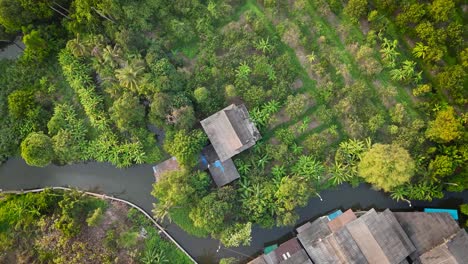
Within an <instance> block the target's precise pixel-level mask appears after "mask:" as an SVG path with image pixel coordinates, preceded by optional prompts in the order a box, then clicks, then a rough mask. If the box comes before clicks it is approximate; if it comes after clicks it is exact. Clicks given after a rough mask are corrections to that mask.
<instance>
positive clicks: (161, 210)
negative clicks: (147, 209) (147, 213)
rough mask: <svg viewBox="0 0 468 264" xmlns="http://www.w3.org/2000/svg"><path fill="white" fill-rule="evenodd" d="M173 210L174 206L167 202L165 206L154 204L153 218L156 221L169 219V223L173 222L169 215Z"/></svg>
mask: <svg viewBox="0 0 468 264" xmlns="http://www.w3.org/2000/svg"><path fill="white" fill-rule="evenodd" d="M171 208H172V204H171V203H169V202H165V203H163V204H160V203H158V204H153V210H152V211H151V212H152V213H153V216H154V218H155V219H156V220H158V221H162V220H164V218H166V217H167V219H168V220H169V222H172V219H171V215H170V214H169V210H170V209H171Z"/></svg>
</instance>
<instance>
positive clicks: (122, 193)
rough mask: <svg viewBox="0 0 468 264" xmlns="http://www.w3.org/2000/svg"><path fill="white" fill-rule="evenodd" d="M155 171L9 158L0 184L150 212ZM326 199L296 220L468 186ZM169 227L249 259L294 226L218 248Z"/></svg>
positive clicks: (351, 192) (464, 196)
mask: <svg viewBox="0 0 468 264" xmlns="http://www.w3.org/2000/svg"><path fill="white" fill-rule="evenodd" d="M153 182H154V176H153V175H152V168H151V165H139V166H134V167H131V168H128V169H117V168H115V167H114V166H112V165H110V164H107V163H97V162H88V163H83V164H74V165H67V166H55V165H50V166H47V167H45V168H37V167H30V166H28V165H27V164H26V163H25V162H24V161H23V160H22V159H18V158H16V159H10V160H8V161H7V162H6V163H5V164H3V165H1V166H0V189H3V190H20V189H25V190H26V189H34V188H42V187H47V186H63V187H72V188H78V189H81V190H85V191H92V192H96V193H103V194H104V193H105V194H106V195H110V196H114V197H117V198H121V199H125V200H127V201H130V202H132V203H134V204H136V205H138V206H140V207H141V208H143V209H144V210H145V211H146V212H147V213H151V209H152V204H153V202H154V201H155V199H154V198H153V197H152V196H151V195H150V192H151V188H152V184H153ZM321 195H322V198H323V201H320V200H319V199H318V198H313V199H311V200H310V201H309V204H308V205H307V206H306V207H304V208H300V209H298V210H297V211H298V213H299V214H300V216H301V218H300V220H299V221H298V223H297V225H300V224H301V223H303V222H306V221H308V220H311V219H314V218H316V217H318V216H321V215H324V214H326V213H328V212H330V211H332V210H334V209H336V208H341V209H346V208H355V209H357V208H362V209H367V208H371V207H373V208H376V209H384V208H390V209H392V210H413V208H416V209H419V208H423V207H444V208H456V207H457V206H458V205H459V204H462V203H468V191H465V192H462V193H446V196H445V198H444V199H436V200H433V201H432V202H418V201H413V202H412V203H413V208H410V207H409V206H408V204H407V203H405V202H395V201H394V200H392V199H391V198H390V197H388V195H386V194H384V193H382V192H379V191H375V190H372V189H371V188H370V187H369V186H368V185H366V184H362V185H360V186H359V187H357V188H352V187H350V186H349V185H341V186H340V187H339V188H337V189H334V190H326V191H323V192H321ZM163 226H164V227H165V229H166V231H167V232H168V233H169V234H170V235H171V236H172V237H174V239H175V240H177V242H178V243H180V244H181V245H182V247H184V248H185V249H186V250H187V251H188V252H189V253H190V255H192V256H193V257H194V258H195V259H196V260H197V261H198V262H199V263H216V260H217V259H219V258H221V257H238V258H243V259H246V258H247V257H246V256H252V255H255V254H257V253H259V252H260V251H261V250H262V249H263V248H264V247H265V246H266V245H270V244H272V243H275V242H281V241H285V240H286V239H287V238H289V237H292V236H293V235H294V233H293V231H294V227H282V228H272V229H263V228H259V227H254V228H253V230H252V243H251V245H250V246H249V247H239V248H228V249H226V248H224V247H221V249H220V250H219V251H218V247H219V241H218V240H214V239H208V238H204V239H203V238H195V237H192V236H190V235H188V234H187V233H185V232H184V231H183V230H181V229H180V228H179V227H177V226H176V225H175V224H169V223H164V225H163Z"/></svg>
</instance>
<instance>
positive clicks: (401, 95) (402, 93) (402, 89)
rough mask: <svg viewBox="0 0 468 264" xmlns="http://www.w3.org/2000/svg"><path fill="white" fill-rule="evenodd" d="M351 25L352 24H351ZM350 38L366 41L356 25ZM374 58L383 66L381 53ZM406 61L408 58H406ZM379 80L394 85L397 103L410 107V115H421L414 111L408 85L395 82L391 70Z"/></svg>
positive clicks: (382, 74)
mask: <svg viewBox="0 0 468 264" xmlns="http://www.w3.org/2000/svg"><path fill="white" fill-rule="evenodd" d="M349 23H351V22H349ZM350 36H351V38H352V39H359V40H360V41H359V43H360V44H362V42H363V40H364V39H365V36H364V34H363V33H362V31H361V30H360V29H359V26H358V25H356V24H352V27H351V31H350ZM374 58H375V59H377V60H378V61H379V62H380V64H381V65H383V63H382V59H381V57H380V55H379V51H376V52H374ZM405 59H406V58H405ZM378 79H379V81H380V82H381V83H382V84H386V85H393V86H395V87H396V88H397V92H398V94H397V95H396V96H395V99H396V101H397V102H399V103H402V104H404V105H406V106H409V107H410V113H411V115H412V116H418V115H419V113H418V112H417V111H416V110H415V109H414V102H413V100H412V99H411V96H410V95H409V94H408V91H410V92H411V90H409V87H408V86H407V85H402V84H401V83H397V82H395V81H393V80H392V79H391V77H390V70H389V69H386V68H384V69H383V70H382V71H381V72H380V73H379V74H378Z"/></svg>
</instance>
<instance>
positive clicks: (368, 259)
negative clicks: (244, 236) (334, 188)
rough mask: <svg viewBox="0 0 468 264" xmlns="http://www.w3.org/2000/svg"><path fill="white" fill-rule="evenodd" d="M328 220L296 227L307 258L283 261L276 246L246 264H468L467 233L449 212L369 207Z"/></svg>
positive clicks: (327, 217) (321, 218)
mask: <svg viewBox="0 0 468 264" xmlns="http://www.w3.org/2000/svg"><path fill="white" fill-rule="evenodd" d="M340 212H341V211H340ZM358 215H360V216H359V217H358ZM331 216H332V217H330V215H328V216H322V217H319V218H318V219H316V220H314V221H312V222H307V223H305V224H304V225H302V226H300V227H298V228H297V229H296V231H297V240H298V241H299V242H300V245H301V246H302V248H303V250H304V253H306V255H301V254H300V253H296V254H298V255H297V257H294V258H293V257H291V258H287V259H284V258H283V259H282V258H281V257H282V254H284V252H283V251H282V250H281V249H280V248H281V246H280V247H278V249H276V250H275V251H273V252H270V253H268V254H266V253H265V254H263V255H261V256H259V257H258V258H256V259H255V260H253V261H251V262H249V263H254V264H266V263H267V264H270V263H319V264H322V263H324V264H327V263H333V264H335V263H337V264H340V263H343V264H344V263H356V264H357V263H359V264H360V263H378V264H381V263H382V264H407V263H408V264H409V263H418V264H441V263H443V264H462V263H468V235H467V233H466V231H465V230H464V229H460V227H459V226H458V223H457V222H456V221H455V220H454V219H453V218H452V217H451V216H450V214H448V213H445V212H443V213H425V212H401V213H400V212H395V213H394V212H391V211H390V210H388V209H387V210H385V211H383V212H377V211H375V210H374V209H371V210H369V211H367V212H363V213H362V215H361V214H357V213H354V212H353V211H352V210H347V211H345V212H344V213H336V212H335V213H333V214H331ZM291 248H294V247H291ZM291 251H294V252H300V251H299V250H297V249H296V250H291ZM291 256H292V255H291ZM303 256H307V257H308V258H309V259H308V260H304V259H303V258H302V257H303Z"/></svg>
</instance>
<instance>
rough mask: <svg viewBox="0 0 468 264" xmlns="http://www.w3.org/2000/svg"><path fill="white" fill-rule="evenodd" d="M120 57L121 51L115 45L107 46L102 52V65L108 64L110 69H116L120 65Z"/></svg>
mask: <svg viewBox="0 0 468 264" xmlns="http://www.w3.org/2000/svg"><path fill="white" fill-rule="evenodd" d="M122 55H123V54H122V50H121V49H120V48H119V46H117V45H114V47H112V46H110V45H107V46H106V47H105V48H104V50H103V51H102V59H103V60H104V63H107V64H109V65H110V66H111V67H112V68H116V67H117V66H119V65H120V64H121V63H122V59H121V58H122Z"/></svg>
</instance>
